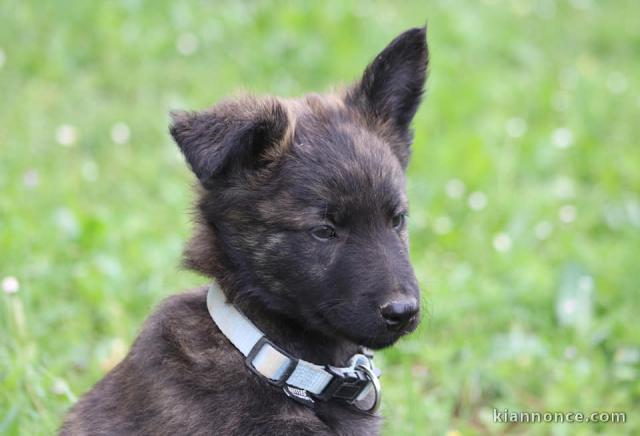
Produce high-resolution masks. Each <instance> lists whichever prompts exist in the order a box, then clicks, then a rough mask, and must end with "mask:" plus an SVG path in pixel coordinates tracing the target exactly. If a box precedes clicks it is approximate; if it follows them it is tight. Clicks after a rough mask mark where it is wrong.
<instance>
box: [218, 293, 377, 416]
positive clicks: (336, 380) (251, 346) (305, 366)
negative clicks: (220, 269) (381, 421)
mask: <svg viewBox="0 0 640 436" xmlns="http://www.w3.org/2000/svg"><path fill="white" fill-rule="evenodd" d="M207 308H208V309H209V314H210V315H211V318H212V319H213V321H214V323H215V324H216V325H217V326H218V328H219V329H220V331H221V332H222V333H223V334H224V335H225V336H226V337H227V339H229V341H230V342H231V343H232V344H233V345H234V346H235V347H236V348H237V349H238V351H240V352H241V353H242V354H243V355H244V356H245V357H246V359H245V363H246V364H247V366H248V367H249V369H251V371H253V372H254V373H256V374H258V375H259V376H261V377H263V378H266V379H267V381H269V383H271V384H273V385H276V386H279V387H282V388H283V389H284V392H285V393H286V394H287V395H288V396H289V397H291V398H293V399H294V400H296V401H298V402H300V403H303V404H305V405H307V406H313V404H314V400H321V401H327V400H330V399H338V400H342V401H345V402H347V403H349V404H351V405H353V406H355V407H356V408H357V409H359V410H362V411H367V412H374V411H375V410H376V409H377V408H378V405H379V404H380V382H379V380H378V377H379V374H380V371H379V370H378V369H377V368H376V367H375V366H374V365H373V362H372V360H371V359H372V357H373V356H372V354H371V353H370V352H366V354H365V353H363V354H354V355H353V356H352V357H351V359H350V361H349V366H346V367H335V366H331V365H316V364H314V363H311V362H307V361H306V360H302V359H296V358H295V357H293V356H291V355H290V354H289V353H287V352H286V351H284V350H282V349H281V348H279V347H278V346H276V345H275V344H274V343H272V342H271V341H270V340H269V339H267V337H266V336H265V335H264V334H263V333H262V332H261V331H260V329H258V328H257V327H256V326H255V324H253V323H252V322H251V321H250V320H249V319H248V318H247V317H245V316H244V315H243V314H242V313H241V312H240V311H239V310H238V309H236V307H235V306H234V305H233V304H231V303H228V302H227V301H226V298H225V296H224V294H223V293H222V291H221V290H220V288H219V287H218V286H216V285H215V284H212V285H211V286H210V287H209V291H208V292H207Z"/></svg>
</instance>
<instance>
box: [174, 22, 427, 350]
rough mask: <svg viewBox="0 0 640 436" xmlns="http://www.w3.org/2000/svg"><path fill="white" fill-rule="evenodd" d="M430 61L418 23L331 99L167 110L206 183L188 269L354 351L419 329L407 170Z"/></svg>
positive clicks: (190, 160)
mask: <svg viewBox="0 0 640 436" xmlns="http://www.w3.org/2000/svg"><path fill="white" fill-rule="evenodd" d="M426 66H427V46H426V38H425V29H412V30H409V31H407V32H405V33H403V34H402V35H400V36H399V37H397V38H396V39H395V40H394V41H392V42H391V44H390V45H389V46H388V47H387V48H386V49H385V50H383V51H382V52H381V53H380V54H379V55H378V56H377V57H376V58H375V60H374V61H373V62H372V63H371V64H370V65H369V66H368V67H367V69H366V70H365V72H364V75H363V77H362V79H361V80H360V81H359V82H357V83H356V84H354V85H353V86H351V87H349V88H347V89H345V90H344V91H342V92H341V93H340V94H337V95H309V96H306V97H304V98H300V99H295V100H285V99H276V98H261V99H256V98H250V97H246V98H241V99H236V100H230V101H225V102H222V103H219V104H218V105H216V106H214V107H213V108H211V109H209V110H206V111H203V112H199V113H179V114H175V115H174V123H173V125H172V126H171V133H172V135H173V137H174V138H175V140H176V142H177V143H178V145H179V146H180V148H181V150H182V151H183V153H184V155H185V157H186V159H187V162H188V163H189V165H190V166H191V168H192V169H193V171H194V173H195V174H196V176H197V177H198V179H199V181H200V184H201V187H202V189H201V197H200V201H199V203H198V211H199V224H198V228H197V231H196V235H195V237H194V238H193V240H192V242H191V245H190V246H189V248H188V249H187V251H186V263H187V265H188V266H190V267H191V268H193V269H195V270H198V271H200V272H203V273H205V274H208V275H211V276H213V277H215V278H216V279H217V280H218V282H219V283H220V284H221V285H222V286H223V287H224V288H225V290H227V292H228V293H229V295H230V297H231V298H234V299H236V298H251V299H255V300H257V301H259V302H260V304H262V305H264V306H265V307H267V308H269V309H270V310H273V311H276V312H279V313H281V314H282V315H283V316H286V317H288V318H291V319H294V320H295V321H296V322H298V323H299V324H300V325H301V326H302V327H304V328H308V329H313V330H317V331H320V332H322V333H325V334H329V335H333V336H338V337H341V338H346V339H349V340H351V341H353V342H356V343H358V344H361V345H364V346H368V347H372V348H380V347H384V346H387V345H390V344H392V343H393V342H394V341H395V340H397V339H398V338H399V337H400V336H401V335H403V334H405V333H407V332H410V331H412V330H413V329H415V327H416V325H417V323H418V319H419V314H418V308H419V289H418V284H417V281H416V278H415V275H414V273H413V270H412V268H411V265H410V263H409V258H408V237H407V229H406V222H405V219H406V216H407V213H408V205H407V199H406V194H405V174H404V172H405V169H406V166H407V163H408V159H409V155H410V143H411V134H410V130H409V124H410V122H411V120H412V118H413V116H414V115H415V112H416V110H417V108H418V105H419V102H420V97H421V95H422V92H423V87H424V82H425V74H426Z"/></svg>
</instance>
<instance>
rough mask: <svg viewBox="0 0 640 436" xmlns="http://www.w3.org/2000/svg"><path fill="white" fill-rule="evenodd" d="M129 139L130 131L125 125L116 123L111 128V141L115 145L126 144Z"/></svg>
mask: <svg viewBox="0 0 640 436" xmlns="http://www.w3.org/2000/svg"><path fill="white" fill-rule="evenodd" d="M130 137H131V131H130V130H129V126H128V125H127V124H126V123H123V122H118V123H115V124H114V125H113V126H112V127H111V140H112V141H113V142H115V143H116V144H120V145H122V144H126V143H127V142H129V138H130Z"/></svg>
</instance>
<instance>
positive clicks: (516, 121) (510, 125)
mask: <svg viewBox="0 0 640 436" xmlns="http://www.w3.org/2000/svg"><path fill="white" fill-rule="evenodd" d="M504 128H505V130H506V132H507V135H509V136H510V137H512V138H519V137H521V136H522V135H524V134H525V132H526V131H527V122H526V121H525V120H524V119H522V118H520V117H513V118H509V119H508V120H507V122H506V123H505V126H504Z"/></svg>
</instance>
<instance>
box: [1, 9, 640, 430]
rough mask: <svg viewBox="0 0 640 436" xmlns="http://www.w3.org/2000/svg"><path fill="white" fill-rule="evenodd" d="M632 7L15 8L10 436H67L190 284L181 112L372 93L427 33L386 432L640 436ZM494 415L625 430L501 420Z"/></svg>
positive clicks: (4, 37)
mask: <svg viewBox="0 0 640 436" xmlns="http://www.w3.org/2000/svg"><path fill="white" fill-rule="evenodd" d="M639 15H640V4H638V2H635V1H633V0H629V1H617V2H600V1H595V0H591V1H588V0H572V1H559V0H558V1H554V0H512V1H507V0H491V1H417V0H416V1H406V2H377V1H359V2H341V1H338V0H333V1H324V2H302V1H300V2H281V3H276V2H273V3H267V2H257V1H256V2H244V3H242V2H233V1H218V2H204V1H199V2H188V3H187V2H170V1H164V0H158V1H154V2H151V1H137V0H129V1H113V2H88V1H48V2H36V1H19V2H18V1H11V0H10V1H4V2H2V3H0V21H1V24H2V25H1V26H0V279H1V280H2V292H0V434H8V435H14V434H16V435H17V434H21V435H36V434H52V433H54V432H55V431H56V429H57V427H58V426H59V424H60V422H61V419H62V417H63V415H64V413H65V411H66V410H67V409H68V408H69V407H70V406H71V405H72V404H73V402H74V401H75V400H76V399H77V398H78V397H79V396H80V395H81V394H82V393H83V392H85V391H86V390H87V389H88V388H89V387H90V386H91V385H92V384H93V383H94V382H96V381H97V380H98V379H99V378H100V377H101V376H102V375H103V374H104V373H105V372H106V371H108V370H109V369H110V368H111V367H113V366H114V365H115V364H116V363H117V362H118V360H119V359H121V358H122V357H123V355H124V354H125V353H126V350H127V348H128V346H129V344H130V343H131V341H132V340H133V339H134V337H135V335H136V333H137V331H138V329H139V327H140V325H141V322H142V321H143V319H144V318H145V317H146V316H147V315H148V314H149V313H150V311H151V310H152V308H153V306H154V305H155V304H156V303H157V302H158V301H159V300H160V299H162V298H163V297H165V296H167V295H169V294H171V293H174V292H176V291H178V290H180V289H183V288H185V287H190V286H194V285H199V284H202V283H204V282H205V280H204V279H202V278H200V277H197V276H195V275H193V274H190V273H187V272H184V271H180V270H179V268H178V264H179V259H180V251H181V247H182V245H183V242H184V241H185V239H186V238H187V235H188V233H189V219H190V217H189V213H188V208H189V205H190V202H191V199H192V195H191V191H190V189H189V184H190V182H191V180H192V177H191V175H190V174H189V172H188V170H187V169H186V166H185V164H184V163H183V161H182V159H181V157H180V156H179V154H178V152H177V148H176V147H175V146H174V145H173V144H172V143H171V141H170V139H169V136H168V134H167V123H168V119H167V112H168V111H169V110H170V109H175V108H189V109H195V108H203V107H206V106H208V105H211V104H212V103H214V102H215V101H217V100H218V99H219V98H221V97H222V96H225V95H228V94H230V93H233V92H234V91H236V90H238V89H239V88H244V89H248V90H251V91H254V92H256V93H276V94H281V95H286V96H294V95H299V94H302V93H304V92H307V91H310V90H323V89H326V88H328V87H329V86H331V85H333V84H335V83H336V82H346V81H349V80H352V79H355V78H357V77H358V75H359V74H360V73H361V71H362V70H363V68H364V66H365V65H366V63H367V62H368V61H369V60H371V59H372V57H373V56H374V55H375V54H376V53H377V52H378V51H379V50H381V49H382V48H383V47H384V46H385V45H386V44H387V43H388V42H389V41H390V40H391V39H392V38H393V37H394V36H395V35H396V34H398V33H400V32H401V31H403V30H404V29H406V28H409V27H413V26H416V25H422V24H423V23H424V22H425V20H428V24H429V42H430V47H431V53H432V58H431V74H430V78H429V90H428V94H427V98H426V102H425V103H424V105H423V107H422V109H421V110H420V112H419V114H418V116H417V118H416V120H415V129H416V141H415V152H414V157H413V162H412V164H411V167H410V198H411V202H412V212H411V218H410V226H411V231H412V258H413V260H414V264H415V267H416V269H417V273H418V276H419V279H420V281H421V283H422V285H423V288H424V292H425V296H426V301H427V302H426V306H427V311H428V315H427V316H426V317H425V320H424V322H423V324H422V327H421V329H420V330H419V332H418V333H417V334H415V335H413V336H412V337H410V338H408V339H406V340H403V341H402V342H401V343H400V344H399V345H398V346H397V347H395V348H394V349H391V350H388V351H385V352H384V353H382V354H381V355H379V356H378V357H377V359H378V360H379V361H380V362H381V364H382V365H383V368H384V379H383V389H384V396H383V398H384V404H383V413H384V415H386V417H387V419H386V424H385V433H386V434H395V435H417V434H419V435H423V434H424V435H426V434H445V433H446V434H449V435H467V434H478V433H490V434H504V433H519V434H556V435H565V434H592V433H609V434H639V433H640V421H639V419H638V412H639V411H640V407H638V406H639V404H640V383H639V382H638V375H639V371H640V325H639V322H638V318H639V315H638V312H639V310H640V305H639V301H640V298H639V296H638V294H639V291H640V289H639V288H640V277H639V275H640V265H639V263H640V262H639V261H640V153H639V150H640V149H639V145H640V144H638V140H639V138H640V26H639V25H638V16H639ZM493 408H498V409H500V410H502V409H504V408H508V409H510V410H534V411H582V412H592V411H626V412H627V413H628V422H627V423H626V424H608V425H604V424H580V425H578V424H553V425H551V424H544V425H543V424H536V425H531V424H530V425H516V424H509V425H506V424H499V423H494V422H493V419H492V418H493V416H492V413H493Z"/></svg>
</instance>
